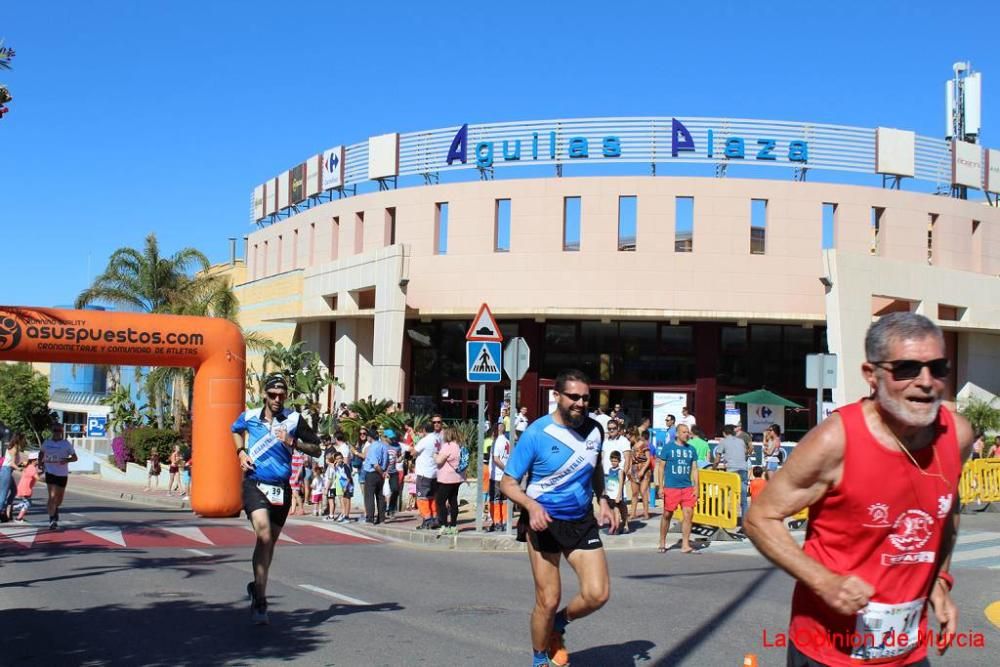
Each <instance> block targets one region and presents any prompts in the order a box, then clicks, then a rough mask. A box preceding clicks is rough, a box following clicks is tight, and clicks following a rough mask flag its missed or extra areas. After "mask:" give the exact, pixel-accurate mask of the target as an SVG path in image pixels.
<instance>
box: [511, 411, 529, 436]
mask: <svg viewBox="0 0 1000 667" xmlns="http://www.w3.org/2000/svg"><path fill="white" fill-rule="evenodd" d="M526 428H528V408H527V406H524V405H522V406H521V408H520V409H519V410H518V411H517V417H516V418H515V419H514V431H516V432H517V437H519V438H520V437H521V434H522V433H524V429H526Z"/></svg>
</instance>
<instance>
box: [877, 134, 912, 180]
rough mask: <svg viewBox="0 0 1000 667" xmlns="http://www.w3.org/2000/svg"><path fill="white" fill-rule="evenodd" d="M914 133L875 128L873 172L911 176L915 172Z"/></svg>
mask: <svg viewBox="0 0 1000 667" xmlns="http://www.w3.org/2000/svg"><path fill="white" fill-rule="evenodd" d="M916 137H917V135H916V133H915V132H911V131H910V130H897V129H894V128H891V127H880V128H877V129H876V130H875V173H878V174H892V175H894V176H913V175H914V174H915V173H916V160H915V157H916V151H915V147H916Z"/></svg>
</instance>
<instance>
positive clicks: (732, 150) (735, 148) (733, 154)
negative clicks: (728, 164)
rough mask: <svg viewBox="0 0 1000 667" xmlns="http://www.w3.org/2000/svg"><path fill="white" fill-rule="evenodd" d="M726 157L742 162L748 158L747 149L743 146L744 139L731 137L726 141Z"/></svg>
mask: <svg viewBox="0 0 1000 667" xmlns="http://www.w3.org/2000/svg"><path fill="white" fill-rule="evenodd" d="M726 157H727V158H729V159H737V160H742V159H743V158H744V157H746V149H745V148H744V146H743V139H742V138H741V137H729V138H728V139H726Z"/></svg>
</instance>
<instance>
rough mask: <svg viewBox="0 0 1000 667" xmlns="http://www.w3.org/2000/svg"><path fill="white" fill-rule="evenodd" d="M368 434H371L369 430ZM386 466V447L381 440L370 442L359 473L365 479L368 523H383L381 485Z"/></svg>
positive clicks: (387, 462)
mask: <svg viewBox="0 0 1000 667" xmlns="http://www.w3.org/2000/svg"><path fill="white" fill-rule="evenodd" d="M369 434H371V430H370V429H369ZM388 466H389V449H388V447H386V446H385V443H384V442H382V441H381V440H375V441H374V442H371V443H370V444H369V445H368V449H367V450H366V452H365V459H364V462H363V463H362V464H361V472H362V474H363V475H364V479H365V488H364V492H365V520H366V521H367V522H368V523H373V524H380V523H383V522H384V521H385V496H383V495H382V485H383V483H384V481H385V471H386V468H388ZM376 509H377V510H378V512H377V513H376Z"/></svg>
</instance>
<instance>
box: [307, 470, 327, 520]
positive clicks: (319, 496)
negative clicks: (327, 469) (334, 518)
mask: <svg viewBox="0 0 1000 667" xmlns="http://www.w3.org/2000/svg"><path fill="white" fill-rule="evenodd" d="M312 471H313V474H312V497H311V498H310V500H311V501H312V506H313V516H319V510H320V506H321V505H322V504H323V485H324V483H325V480H324V479H323V470H322V469H321V468H320V467H319V464H318V463H317V464H315V465H313V469H312Z"/></svg>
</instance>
